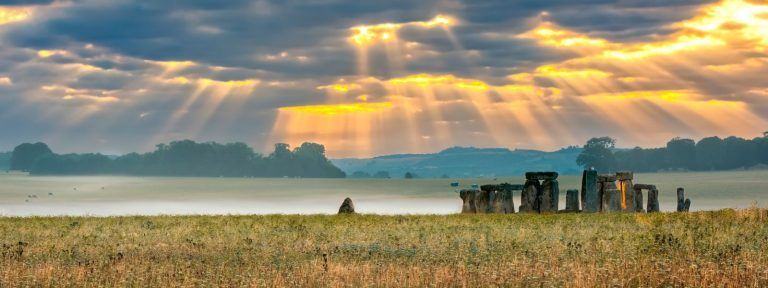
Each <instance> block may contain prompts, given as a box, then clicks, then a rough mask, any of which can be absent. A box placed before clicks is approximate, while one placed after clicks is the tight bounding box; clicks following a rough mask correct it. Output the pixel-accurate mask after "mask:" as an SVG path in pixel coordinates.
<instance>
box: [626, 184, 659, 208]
mask: <svg viewBox="0 0 768 288" xmlns="http://www.w3.org/2000/svg"><path fill="white" fill-rule="evenodd" d="M632 190H634V191H635V201H636V202H635V212H642V209H643V204H642V199H643V198H642V197H643V190H646V191H648V209H647V210H646V211H647V212H648V213H651V212H659V190H658V189H656V185H649V184H634V185H632ZM638 199H639V200H638Z"/></svg>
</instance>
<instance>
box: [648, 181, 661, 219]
mask: <svg viewBox="0 0 768 288" xmlns="http://www.w3.org/2000/svg"><path fill="white" fill-rule="evenodd" d="M652 212H659V190H658V189H656V187H655V186H654V187H652V188H650V189H648V213H652Z"/></svg>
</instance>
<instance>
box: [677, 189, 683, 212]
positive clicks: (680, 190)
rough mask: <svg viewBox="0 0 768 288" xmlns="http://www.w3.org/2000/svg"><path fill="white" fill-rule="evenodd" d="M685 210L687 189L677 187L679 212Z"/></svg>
mask: <svg viewBox="0 0 768 288" xmlns="http://www.w3.org/2000/svg"><path fill="white" fill-rule="evenodd" d="M683 210H685V189H683V188H677V212H683Z"/></svg>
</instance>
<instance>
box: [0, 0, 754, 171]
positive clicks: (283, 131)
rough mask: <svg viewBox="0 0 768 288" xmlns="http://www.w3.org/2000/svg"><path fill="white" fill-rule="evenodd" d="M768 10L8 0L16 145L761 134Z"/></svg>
mask: <svg viewBox="0 0 768 288" xmlns="http://www.w3.org/2000/svg"><path fill="white" fill-rule="evenodd" d="M767 7H768V5H766V4H765V3H759V1H758V2H755V1H751V2H750V1H742V0H724V1H721V2H713V1H692V0H691V1H688V0H678V1H635V0H617V1H612V0H591V1H579V3H575V2H573V1H562V0H546V1H541V0H537V1H533V0H531V1H528V0H526V1H502V0H491V1H464V0H429V1H405V2H402V1H394V2H393V1H373V2H371V1H367V2H360V1H350V0H310V1H299V0H290V1H280V2H273V1H255V2H254V1H226V2H221V3H219V2H216V3H214V2H211V1H182V2H178V1H177V2H166V1H154V2H146V1H143V2H142V1H106V0H92V1H57V2H53V1H12V2H8V1H6V2H3V4H0V40H2V41H0V43H2V44H0V129H2V131H4V132H6V131H7V132H6V136H7V137H4V138H3V139H2V140H0V149H10V148H12V147H13V146H14V145H16V144H18V143H19V142H22V141H37V140H45V141H48V142H51V144H52V145H53V146H54V147H60V148H59V150H63V151H94V150H95V151H112V152H115V153H119V152H127V151H134V150H148V149H152V147H153V145H154V144H157V143H159V142H163V141H170V140H176V139H181V138H193V139H197V140H203V141H208V140H218V141H234V140H240V141H247V142H249V143H250V144H252V145H255V146H256V147H265V149H268V147H270V146H271V144H272V142H276V141H286V142H290V143H291V144H298V142H301V141H318V142H321V143H324V144H326V145H327V146H328V151H329V153H331V154H332V155H334V156H367V155H372V154H382V153H400V152H428V151H434V150H437V149H440V148H443V147H449V146H454V145H474V146H518V147H525V148H539V149H555V148H557V147H560V146H565V145H573V144H579V143H581V142H583V141H584V140H586V139H587V138H589V137H591V136H599V135H610V136H614V137H617V138H619V141H620V142H619V143H620V144H622V143H626V145H631V146H634V145H643V146H653V145H660V144H663V143H665V141H667V140H668V138H671V137H674V136H687V137H698V136H709V135H712V134H716V135H732V134H733V135H739V136H744V137H749V136H750V135H757V134H756V133H758V132H761V131H762V130H764V126H766V124H767V123H768V120H767V119H766V116H764V115H768V104H766V103H767V102H768V101H766V100H767V99H768V93H765V91H768V80H766V78H765V77H763V76H762V75H765V74H766V72H768V54H767V53H768V51H767V50H766V49H768V32H766V30H765V27H768V19H767V18H766V17H765V16H764V15H768V14H766V11H768V8H767ZM3 13H5V14H3ZM627 115H632V116H631V117H628V116H627ZM726 119H727V120H726ZM724 122H728V123H730V124H729V125H724V124H723V123H724ZM97 139H98V140H99V141H96V140H97ZM102 140H106V141H102Z"/></svg>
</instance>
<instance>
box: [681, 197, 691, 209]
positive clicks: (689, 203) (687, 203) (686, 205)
mask: <svg viewBox="0 0 768 288" xmlns="http://www.w3.org/2000/svg"><path fill="white" fill-rule="evenodd" d="M683 208H685V212H688V211H691V199H685V206H684V207H683Z"/></svg>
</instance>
